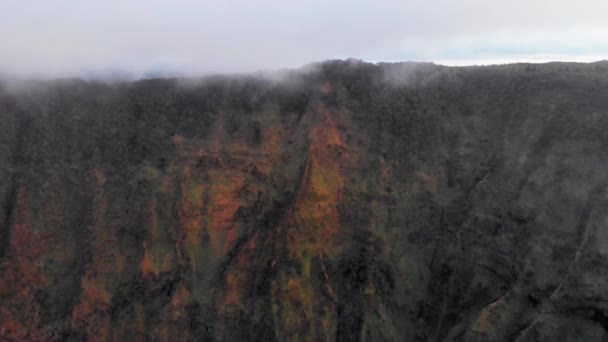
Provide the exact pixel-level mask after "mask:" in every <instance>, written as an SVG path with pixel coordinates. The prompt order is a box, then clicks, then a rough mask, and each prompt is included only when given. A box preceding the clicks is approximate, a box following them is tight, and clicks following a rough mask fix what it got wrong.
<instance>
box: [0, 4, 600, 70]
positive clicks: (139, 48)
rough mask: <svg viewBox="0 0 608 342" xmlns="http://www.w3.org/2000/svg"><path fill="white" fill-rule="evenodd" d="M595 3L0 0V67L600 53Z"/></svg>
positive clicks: (235, 65) (209, 66) (224, 66)
mask: <svg viewBox="0 0 608 342" xmlns="http://www.w3.org/2000/svg"><path fill="white" fill-rule="evenodd" d="M607 11H608V3H607V2H605V1H599V0H580V1H577V2H575V3H573V2H571V1H563V0H554V1H549V0H536V1H531V0H528V1H524V0H513V1H510V2H502V1H501V2H499V1H487V0H486V1H481V0H463V1H448V0H430V1H396V0H395V1H391V0H377V1H352V0H351V1H346V0H337V1H332V2H328V1H320V0H311V1H305V2H304V1H299V2H292V1H285V2H277V1H270V0H261V1H245V0H227V1H184V0H177V1H158V0H152V1H143V0H132V1H115V0H110V1H104V2H98V3H97V4H94V5H92V4H91V2H84V1H75V0H74V1H68V0H56V1H46V2H34V1H27V0H26V1H23V0H21V1H15V0H4V1H1V2H0V44H1V46H2V53H1V54H0V75H2V74H4V75H13V76H23V77H41V78H45V77H73V76H78V77H85V78H104V77H105V78H140V77H159V76H199V75H204V74H209V73H218V72H221V73H232V72H251V71H256V70H270V69H281V68H293V67H299V66H301V65H304V64H307V63H310V62H314V61H321V60H325V59H334V58H349V57H353V58H359V59H364V60H369V61H406V60H415V61H430V62H439V63H442V62H443V63H448V64H450V63H452V64H460V63H462V62H463V61H467V62H468V61H470V62H472V63H474V64H475V61H477V62H484V61H498V62H500V61H501V60H504V61H511V60H529V59H534V60H538V61H542V60H543V58H542V56H545V57H547V56H550V57H551V58H552V59H553V58H557V59H565V60H580V59H595V58H598V59H602V58H604V57H605V56H607V55H608V44H606V43H604V42H603V41H604V40H605V39H601V38H600V37H606V34H605V33H607V32H608V22H607V21H606V20H605V18H604V16H605V13H606V12H607Z"/></svg>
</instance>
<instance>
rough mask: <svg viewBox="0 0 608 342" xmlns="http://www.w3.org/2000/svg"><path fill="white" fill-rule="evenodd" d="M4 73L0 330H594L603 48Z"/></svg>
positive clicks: (562, 334)
mask: <svg viewBox="0 0 608 342" xmlns="http://www.w3.org/2000/svg"><path fill="white" fill-rule="evenodd" d="M0 84H2V86H0V122H1V125H0V165H2V166H3V167H2V168H0V229H1V231H0V233H1V234H0V340H7V341H22V340H32V341H83V340H91V341H110V340H114V341H125V340H129V341H131V340H135V341H139V340H141V341H180V340H185V341H188V340H193V341H194V340H195V341H520V342H523V341H553V340H554V341H557V340H560V341H581V340H584V341H605V340H607V339H608V333H607V331H606V329H608V273H607V272H605V269H606V267H607V266H608V230H606V229H605V228H606V227H607V225H608V193H607V186H608V174H607V173H606V170H608V155H607V154H606V151H608V134H606V130H607V129H608V65H607V64H606V63H592V64H569V63H550V64H543V65H529V64H514V65H506V66H492V67H466V68H449V67H442V66H436V65H432V64H416V63H398V64H379V65H374V64H366V63H362V62H356V61H331V62H325V63H322V64H318V65H313V66H310V67H307V68H304V69H301V70H294V71H286V72H284V73H283V74H280V75H278V76H277V75H273V76H272V77H271V76H269V75H263V74H256V75H241V76H213V77H208V78H205V79H201V80H187V79H154V80H142V81H137V82H128V83H115V84H105V83H98V82H92V81H81V80H57V81H44V82H42V81H40V82H11V83H9V82H4V83H1V82H0Z"/></svg>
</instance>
